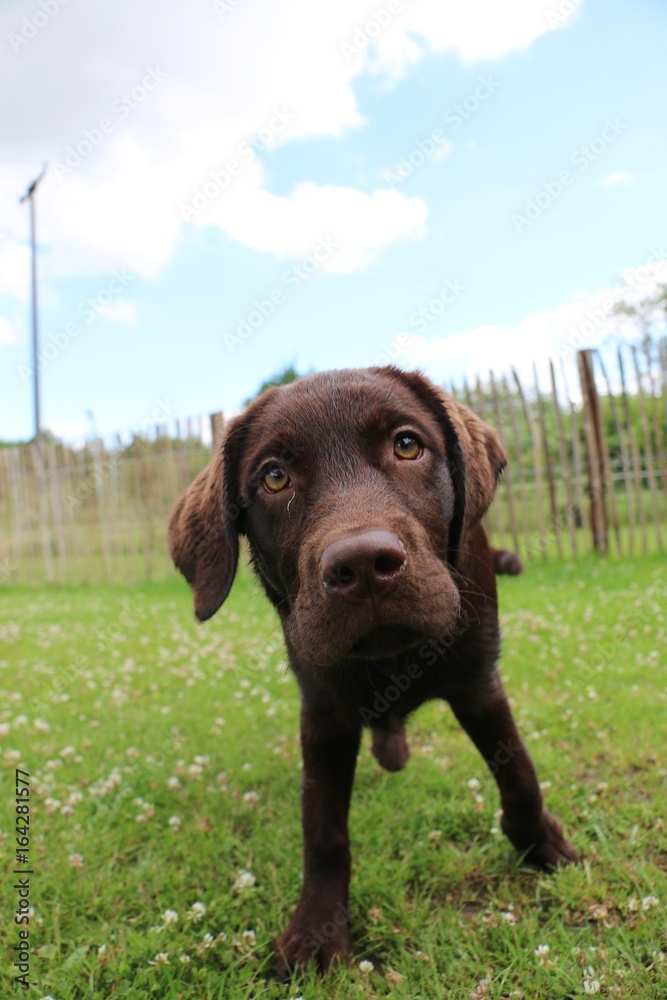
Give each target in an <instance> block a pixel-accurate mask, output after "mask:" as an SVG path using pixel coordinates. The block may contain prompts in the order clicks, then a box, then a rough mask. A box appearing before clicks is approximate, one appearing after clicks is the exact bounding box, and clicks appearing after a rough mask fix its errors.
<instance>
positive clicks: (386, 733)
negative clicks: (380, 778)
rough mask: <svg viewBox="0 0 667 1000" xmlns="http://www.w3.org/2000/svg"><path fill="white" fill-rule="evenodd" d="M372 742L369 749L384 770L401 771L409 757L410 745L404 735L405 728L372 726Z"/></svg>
mask: <svg viewBox="0 0 667 1000" xmlns="http://www.w3.org/2000/svg"><path fill="white" fill-rule="evenodd" d="M372 732H373V743H372V746H371V751H372V753H373V756H374V757H375V759H376V760H377V762H378V764H379V765H380V766H381V767H383V768H384V769H385V771H402V770H403V768H404V767H405V765H406V764H407V762H408V760H409V759H410V747H409V746H408V741H407V738H406V735H405V729H404V728H403V726H401V728H400V729H391V730H387V729H377V728H376V727H375V726H373V728H372Z"/></svg>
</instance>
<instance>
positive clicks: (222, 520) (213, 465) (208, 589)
mask: <svg viewBox="0 0 667 1000" xmlns="http://www.w3.org/2000/svg"><path fill="white" fill-rule="evenodd" d="M244 429H245V428H244V424H243V422H242V418H238V419H237V420H234V421H233V422H232V423H231V424H230V426H229V429H228V431H227V434H226V435H225V437H224V439H223V441H222V442H221V443H220V444H219V445H218V448H217V450H216V451H215V453H214V455H213V458H212V459H211V461H210V462H209V464H208V465H207V466H206V468H205V469H204V470H203V471H202V472H200V473H199V475H198V476H197V478H196V479H195V480H194V481H193V483H192V484H191V486H189V487H188V489H187V490H186V491H185V492H184V493H183V494H182V495H181V496H180V497H179V499H178V501H177V502H176V505H175V507H174V509H173V511H172V514H171V517H170V519H169V551H170V553H171V558H172V559H173V560H174V563H175V564H176V568H177V569H179V570H180V572H181V573H182V574H183V576H184V577H185V579H186V580H187V581H188V583H189V584H190V586H191V587H192V589H193V591H194V598H195V614H196V615H197V618H198V619H199V620H200V621H202V622H203V621H206V619H207V618H210V617H211V615H214V614H215V612H216V611H217V610H218V608H219V607H220V605H221V604H222V602H223V601H224V600H225V598H226V597H227V594H228V593H229V591H230V588H231V586H232V583H233V580H234V576H235V574H236V567H237V565H238V557H239V532H240V531H241V528H242V526H241V524H240V518H241V516H242V509H241V508H240V507H239V505H238V502H237V501H238V459H239V455H240V452H241V448H242V445H243V439H244V437H245V434H244V433H243V432H244Z"/></svg>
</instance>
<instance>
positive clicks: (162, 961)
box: [148, 951, 169, 965]
mask: <svg viewBox="0 0 667 1000" xmlns="http://www.w3.org/2000/svg"><path fill="white" fill-rule="evenodd" d="M148 964H149V965H169V952H168V951H159V952H158V953H157V955H156V956H155V958H154V959H153V961H152V962H149V963H148Z"/></svg>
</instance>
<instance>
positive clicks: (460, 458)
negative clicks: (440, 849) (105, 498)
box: [170, 367, 574, 977]
mask: <svg viewBox="0 0 667 1000" xmlns="http://www.w3.org/2000/svg"><path fill="white" fill-rule="evenodd" d="M401 433H411V434H412V435H413V436H415V437H417V438H418V440H419V441H420V443H421V444H422V446H423V450H422V452H421V453H420V455H419V456H418V457H417V458H415V459H404V458H400V457H396V455H395V453H394V441H395V439H396V437H397V435H398V436H400V434H401ZM505 461H506V459H505V455H504V454H503V450H502V447H501V445H500V441H499V440H498V437H497V435H496V434H495V432H494V431H493V430H492V429H491V428H490V427H488V426H487V425H486V424H484V423H483V422H482V421H481V420H479V418H478V417H476V416H475V415H474V414H473V413H472V412H471V411H470V410H469V409H467V407H465V406H463V405H461V404H460V403H459V402H457V401H456V400H454V399H453V398H452V397H451V396H448V395H447V394H446V393H444V392H442V391H441V390H439V389H438V388H436V387H435V386H434V385H433V384H432V383H430V382H429V381H428V380H427V379H426V378H424V377H423V376H422V375H420V374H419V373H416V372H415V373H404V372H401V371H399V370H398V369H395V368H391V367H387V368H373V369H366V370H348V371H335V372H325V373H321V374H316V375H311V376H308V377H307V378H304V379H302V380H300V381H299V382H296V383H293V384H292V385H290V386H285V387H281V388H274V389H270V390H268V391H267V392H266V393H264V394H263V395H262V396H261V397H260V398H259V399H258V400H256V401H255V402H254V403H252V404H251V405H250V406H249V407H248V409H247V410H246V411H245V413H243V414H242V415H241V416H240V417H238V418H236V420H234V421H233V422H232V423H231V424H230V426H229V429H228V431H227V434H226V436H225V440H224V442H223V444H222V445H221V447H220V449H219V450H218V452H217V454H216V455H215V456H214V458H213V460H212V462H211V464H210V465H209V466H208V468H207V469H206V470H204V472H202V473H201V474H200V475H199V476H198V477H197V479H195V481H194V483H193V484H192V486H191V487H190V488H189V490H187V491H186V493H185V494H184V495H183V496H182V497H181V498H180V500H179V501H178V503H177V504H176V507H175V509H174V512H173V514H172V517H171V521H170V536H171V553H172V556H173V558H174V562H175V563H176V565H177V567H178V568H179V569H180V570H181V572H182V573H183V575H184V576H185V578H186V579H187V580H188V582H189V583H190V584H191V586H192V588H193V590H194V595H195V611H196V614H197V617H198V618H200V619H201V620H204V619H206V618H209V617H210V616H211V615H212V614H214V613H215V611H217V609H218V608H219V607H220V605H221V604H222V602H223V601H224V599H225V597H226V596H227V594H228V592H229V588H230V587H231V584H232V580H233V577H234V573H235V570H236V564H237V559H238V536H239V534H245V535H246V536H247V537H248V541H249V545H250V550H251V554H252V561H253V564H254V568H255V570H256V572H257V574H258V576H259V579H260V580H261V582H262V584H263V586H264V589H265V591H266V594H267V596H268V598H269V599H270V600H271V602H272V603H273V604H274V606H275V607H276V609H277V611H278V614H279V616H280V619H281V623H282V627H283V632H284V635H285V642H286V645H287V650H288V654H289V660H290V666H291V668H292V670H293V671H294V673H295V675H296V677H297V680H298V682H299V686H300V689H301V697H302V721H301V744H302V752H303V758H304V782H303V791H302V814H303V832H304V884H303V888H302V892H301V898H300V901H299V903H298V905H297V908H296V911H295V913H294V916H293V917H292V920H291V922H290V925H289V927H288V928H287V930H286V931H285V932H284V933H283V934H282V936H281V937H280V939H279V940H278V942H277V947H276V958H277V965H278V972H279V974H280V975H281V976H282V977H284V976H286V975H287V974H288V972H289V969H290V968H291V967H292V966H294V965H295V964H302V965H303V964H305V963H307V961H308V960H309V959H310V958H315V959H316V960H317V962H318V963H319V965H320V966H321V968H322V969H326V968H327V967H328V965H329V963H330V962H331V961H332V959H334V958H335V957H339V958H343V959H344V958H345V957H346V956H347V955H348V953H349V948H350V937H349V929H348V927H349V910H348V885H349V877H350V852H349V837H348V830H347V814H348V807H349V801H350V794H351V789H352V782H353V778H354V769H355V764H356V758H357V753H358V748H359V742H360V738H361V732H362V729H363V727H364V726H367V727H369V728H370V729H371V731H372V752H373V754H374V755H375V757H376V758H377V760H378V761H379V763H380V764H381V765H382V766H383V767H384V768H386V769H387V770H390V771H397V770H400V769H402V768H403V767H405V765H406V763H407V761H408V758H409V749H408V743H407V738H406V733H405V721H406V719H407V717H408V716H409V715H410V713H411V712H413V711H414V710H415V709H416V708H418V707H419V705H421V704H422V703H423V702H424V701H426V700H428V699H430V698H436V697H438V698H445V699H447V701H449V703H450V705H451V706H452V708H453V710H454V712H455V714H456V716H457V718H458V719H459V721H460V723H461V725H462V726H463V728H464V729H465V730H466V732H467V733H468V734H469V736H470V737H471V739H472V740H473V742H474V743H475V744H476V746H477V747H478V749H479V750H480V752H481V754H482V756H483V757H484V759H485V760H486V762H487V765H488V767H489V768H490V770H491V771H492V773H493V774H494V776H495V778H496V781H497V784H498V787H499V790H500V797H501V804H502V807H503V819H502V827H503V830H504V831H505V833H506V834H507V836H508V837H509V838H510V840H511V841H512V843H513V844H514V845H515V846H516V847H517V848H518V849H519V850H520V851H523V852H526V858H527V860H528V861H529V862H530V863H532V864H534V865H536V866H538V867H542V868H545V869H550V868H553V867H554V866H556V865H557V864H558V863H560V862H561V861H567V860H571V859H572V858H573V857H574V852H573V850H572V848H571V846H570V845H569V844H568V843H567V841H566V840H565V839H564V838H563V835H562V831H561V828H560V825H559V824H558V823H557V821H556V820H555V819H554V818H553V817H552V816H551V815H550V813H548V812H547V811H546V809H545V808H544V806H543V804H542V796H541V792H540V788H539V784H538V781H537V777H536V774H535V769H534V767H533V764H532V762H531V760H530V757H529V756H528V753H527V751H526V748H525V746H524V744H523V743H522V741H521V738H520V736H519V734H518V732H517V730H516V726H515V724H514V721H513V719H512V714H511V711H510V708H509V705H508V702H507V698H506V696H505V693H504V691H503V688H502V684H501V682H500V679H499V676H498V672H497V669H496V662H497V659H498V655H499V650H500V636H499V630H498V612H497V598H496V584H495V573H496V572H498V573H502V572H506V573H515V572H520V571H521V568H522V567H521V563H520V561H519V560H518V557H517V556H515V555H514V553H511V552H507V551H505V550H496V549H491V548H490V547H489V544H488V542H487V539H486V535H485V533H484V530H483V528H482V526H481V524H480V521H481V518H482V516H483V515H484V513H485V511H486V510H487V509H488V507H489V505H490V503H491V501H492V499H493V495H494V492H495V488H496V484H497V481H498V477H499V475H500V473H501V471H502V469H503V467H504V465H505ZM267 463H272V464H274V465H278V466H279V467H280V468H281V470H282V471H283V472H284V473H287V474H288V475H289V482H288V484H287V486H286V487H285V488H284V489H283V490H281V491H280V492H276V493H271V492H270V491H269V490H268V488H267V487H266V486H265V485H263V476H264V474H265V473H266V468H267Z"/></svg>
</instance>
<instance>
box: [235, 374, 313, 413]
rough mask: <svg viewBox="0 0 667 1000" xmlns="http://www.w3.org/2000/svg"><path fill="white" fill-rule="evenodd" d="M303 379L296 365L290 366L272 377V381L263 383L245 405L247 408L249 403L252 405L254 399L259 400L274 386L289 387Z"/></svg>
mask: <svg viewBox="0 0 667 1000" xmlns="http://www.w3.org/2000/svg"><path fill="white" fill-rule="evenodd" d="M301 377H302V376H301V375H299V373H298V371H297V370H296V368H295V367H294V365H290V366H289V368H285V370H284V371H282V372H278V373H277V374H276V375H272V376H271V378H270V379H267V380H266V382H262V384H261V385H260V387H259V389H258V390H257V392H256V393H255V395H254V396H249V397H248V399H246V401H245V405H246V406H247V405H248V403H252V401H253V399H257V397H258V396H261V395H262V393H263V392H266V390H267V389H271V388H272V387H273V386H277V385H289V384H290V383H291V382H296V381H297V379H300V378H301Z"/></svg>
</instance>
